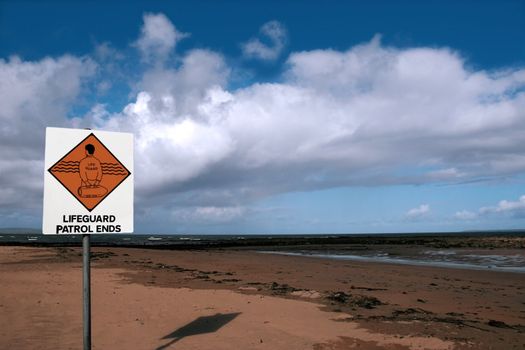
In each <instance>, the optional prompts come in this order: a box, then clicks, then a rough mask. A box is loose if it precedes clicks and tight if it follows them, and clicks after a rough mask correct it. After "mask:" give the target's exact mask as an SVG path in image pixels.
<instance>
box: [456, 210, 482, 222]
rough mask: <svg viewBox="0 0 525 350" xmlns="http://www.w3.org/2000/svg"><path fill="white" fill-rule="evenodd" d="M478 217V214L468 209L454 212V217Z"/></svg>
mask: <svg viewBox="0 0 525 350" xmlns="http://www.w3.org/2000/svg"><path fill="white" fill-rule="evenodd" d="M477 217H478V214H476V213H474V212H471V211H468V210H461V211H458V212H456V213H455V214H454V218H456V219H459V220H474V219H476V218H477Z"/></svg>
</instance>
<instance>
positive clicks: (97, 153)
mask: <svg viewBox="0 0 525 350" xmlns="http://www.w3.org/2000/svg"><path fill="white" fill-rule="evenodd" d="M48 170H49V172H50V173H51V174H52V175H53V176H54V177H55V178H56V179H57V180H58V181H59V182H60V183H61V184H62V185H63V186H64V187H65V188H66V189H67V190H68V191H69V192H70V193H71V194H72V195H73V196H74V197H75V198H76V199H77V200H78V201H79V202H80V203H81V204H82V205H83V206H84V207H85V208H86V209H87V210H88V211H92V210H93V209H95V207H96V206H97V205H98V204H99V203H100V202H102V201H103V200H104V199H105V198H106V197H107V196H109V194H110V193H111V192H112V191H114V190H115V189H116V188H117V187H118V186H119V185H120V184H121V183H122V182H123V181H124V180H125V179H126V178H127V177H128V176H129V175H130V172H129V171H128V169H126V167H125V166H124V165H123V164H122V163H121V162H120V161H119V160H118V159H117V158H116V157H115V156H114V155H113V153H111V151H110V150H109V149H108V148H107V147H106V146H105V145H104V144H103V143H102V142H100V140H99V139H98V138H97V137H96V136H95V135H94V134H90V135H89V136H88V137H86V138H85V139H84V140H82V142H80V143H79V144H78V145H76V146H75V147H74V148H73V149H72V150H71V151H69V152H68V153H67V154H66V155H65V156H64V157H62V158H61V159H60V160H59V161H58V162H56V163H55V164H54V165H53V166H52V167H51V168H49V169H48Z"/></svg>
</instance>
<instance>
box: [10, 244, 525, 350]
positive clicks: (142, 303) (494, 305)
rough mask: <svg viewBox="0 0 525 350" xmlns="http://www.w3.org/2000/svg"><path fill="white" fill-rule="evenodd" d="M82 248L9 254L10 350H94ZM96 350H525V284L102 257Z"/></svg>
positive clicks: (221, 253) (459, 274)
mask: <svg viewBox="0 0 525 350" xmlns="http://www.w3.org/2000/svg"><path fill="white" fill-rule="evenodd" d="M81 277H82V274H81V250H80V249H79V248H31V247H0V284H1V286H2V287H1V292H0V314H1V315H2V316H1V317H0V348H2V349H79V348H81V347H82V313H81V311H82V299H81V296H82V294H81ZM92 297H93V299H92V313H93V348H94V349H316V350H325V349H338V350H339V349H354V348H358V349H502V350H507V349H523V348H524V344H525V278H524V275H523V274H520V273H510V272H495V271H480V270H477V271H476V270H460V269H449V268H437V267H423V266H407V265H404V266H402V265H395V264H381V263H370V262H354V261H352V262H350V261H337V260H328V259H319V258H311V257H299V256H282V255H271V254H262V253H259V252H254V251H250V250H233V249H216V250H191V251H170V250H147V249H129V248H94V249H93V263H92Z"/></svg>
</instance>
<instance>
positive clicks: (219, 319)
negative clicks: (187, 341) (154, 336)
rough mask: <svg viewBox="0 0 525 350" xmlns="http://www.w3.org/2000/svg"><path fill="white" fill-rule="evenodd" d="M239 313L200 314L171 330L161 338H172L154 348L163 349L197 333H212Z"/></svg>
mask: <svg viewBox="0 0 525 350" xmlns="http://www.w3.org/2000/svg"><path fill="white" fill-rule="evenodd" d="M238 315H240V312H232V313H229V314H215V315H211V316H201V317H199V318H197V319H195V320H193V321H191V322H190V323H188V324H187V325H185V326H182V327H180V328H179V329H177V330H175V331H173V332H171V333H170V334H168V335H166V336H164V337H163V338H162V339H172V340H171V341H170V342H169V343H167V344H164V345H162V346H159V347H158V348H157V349H156V350H164V349H167V348H168V347H169V346H171V345H173V344H174V343H175V342H177V341H179V340H181V339H182V338H184V337H189V336H191V335H199V334H206V333H213V332H216V331H218V330H219V329H220V328H221V327H222V326H224V325H226V324H227V323H229V322H230V321H232V320H233V319H234V318H235V317H237V316H238Z"/></svg>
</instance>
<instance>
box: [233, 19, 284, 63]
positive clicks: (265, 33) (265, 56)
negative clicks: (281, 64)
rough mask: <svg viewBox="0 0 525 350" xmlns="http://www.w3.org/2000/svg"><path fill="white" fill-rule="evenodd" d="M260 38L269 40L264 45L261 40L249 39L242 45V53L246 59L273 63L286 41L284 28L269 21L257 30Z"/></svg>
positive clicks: (275, 22) (276, 22) (277, 23)
mask: <svg viewBox="0 0 525 350" xmlns="http://www.w3.org/2000/svg"><path fill="white" fill-rule="evenodd" d="M259 32H260V34H261V36H262V37H264V38H265V39H267V40H269V44H266V43H264V42H263V41H262V40H261V38H251V39H250V40H248V41H247V42H245V43H243V44H242V51H243V54H244V55H245V56H246V57H250V58H258V59H261V60H268V61H273V60H275V59H277V58H278V57H279V55H280V54H281V52H282V51H283V49H284V47H285V45H286V41H287V36H288V34H287V31H286V28H285V27H284V26H283V25H282V24H281V23H279V22H278V21H270V22H267V23H265V24H263V25H262V27H261V28H260V29H259Z"/></svg>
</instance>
